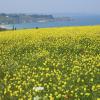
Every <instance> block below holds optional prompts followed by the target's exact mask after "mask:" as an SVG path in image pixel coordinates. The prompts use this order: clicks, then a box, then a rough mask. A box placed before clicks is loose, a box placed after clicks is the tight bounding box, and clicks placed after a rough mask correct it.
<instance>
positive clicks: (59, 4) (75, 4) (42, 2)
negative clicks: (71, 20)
mask: <svg viewBox="0 0 100 100" xmlns="http://www.w3.org/2000/svg"><path fill="white" fill-rule="evenodd" d="M3 12H4V13H88V14H100V0H0V13H3Z"/></svg>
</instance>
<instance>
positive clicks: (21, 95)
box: [0, 26, 100, 100]
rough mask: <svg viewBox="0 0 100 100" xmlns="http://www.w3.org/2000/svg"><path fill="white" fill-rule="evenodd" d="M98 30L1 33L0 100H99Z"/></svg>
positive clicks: (99, 51)
mask: <svg viewBox="0 0 100 100" xmlns="http://www.w3.org/2000/svg"><path fill="white" fill-rule="evenodd" d="M99 89H100V26H82V27H61V28H40V29H23V30H16V31H2V32H0V100H98V98H100V94H99V93H100V91H99Z"/></svg>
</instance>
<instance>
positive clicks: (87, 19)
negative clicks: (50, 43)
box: [6, 15, 100, 29]
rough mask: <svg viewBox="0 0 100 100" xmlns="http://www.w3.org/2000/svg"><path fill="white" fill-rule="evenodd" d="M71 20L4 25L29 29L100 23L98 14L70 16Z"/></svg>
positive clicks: (10, 27)
mask: <svg viewBox="0 0 100 100" xmlns="http://www.w3.org/2000/svg"><path fill="white" fill-rule="evenodd" d="M71 18H73V19H74V20H72V21H52V22H32V23H23V24H10V25H6V27H7V28H9V29H12V28H13V26H14V27H16V29H30V28H36V27H38V28H48V27H63V26H93V25H100V16H99V15H97V16H81V15H80V16H71Z"/></svg>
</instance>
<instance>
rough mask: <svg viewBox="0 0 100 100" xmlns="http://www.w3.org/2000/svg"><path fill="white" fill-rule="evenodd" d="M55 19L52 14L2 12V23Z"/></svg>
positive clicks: (0, 17)
mask: <svg viewBox="0 0 100 100" xmlns="http://www.w3.org/2000/svg"><path fill="white" fill-rule="evenodd" d="M53 19H54V18H53V16H52V15H37V14H31V15H28V14H5V13H2V14H0V24H19V23H31V22H38V21H51V20H53Z"/></svg>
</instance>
